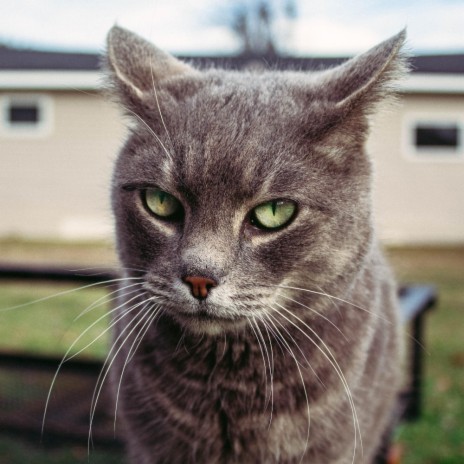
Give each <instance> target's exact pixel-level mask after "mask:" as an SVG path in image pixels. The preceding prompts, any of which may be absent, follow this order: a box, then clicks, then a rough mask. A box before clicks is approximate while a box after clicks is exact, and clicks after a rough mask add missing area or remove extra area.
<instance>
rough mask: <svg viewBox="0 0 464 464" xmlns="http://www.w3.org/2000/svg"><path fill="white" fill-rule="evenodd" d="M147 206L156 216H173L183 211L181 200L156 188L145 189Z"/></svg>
mask: <svg viewBox="0 0 464 464" xmlns="http://www.w3.org/2000/svg"><path fill="white" fill-rule="evenodd" d="M144 196H145V203H146V205H147V208H148V209H149V210H150V211H151V212H152V213H154V214H156V216H160V217H162V218H171V217H173V216H175V215H177V214H179V213H180V212H181V211H182V206H181V204H180V202H179V200H178V199H177V198H175V197H173V196H172V195H171V194H169V193H167V192H164V191H163V190H159V189H156V188H149V189H146V190H144Z"/></svg>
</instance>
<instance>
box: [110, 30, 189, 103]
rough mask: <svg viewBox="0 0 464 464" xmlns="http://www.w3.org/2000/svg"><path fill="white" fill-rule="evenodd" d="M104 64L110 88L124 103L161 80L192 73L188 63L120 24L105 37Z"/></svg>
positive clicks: (141, 94)
mask: <svg viewBox="0 0 464 464" xmlns="http://www.w3.org/2000/svg"><path fill="white" fill-rule="evenodd" d="M105 65H106V66H105V67H106V74H107V79H108V81H109V84H110V87H111V89H112V90H113V93H115V94H116V95H117V96H118V97H119V98H120V99H121V100H122V101H123V102H124V101H128V100H129V101H131V100H133V98H134V97H135V98H137V99H141V98H142V96H143V94H144V92H146V91H150V90H153V87H154V86H157V85H158V84H160V83H161V82H162V81H165V80H167V79H169V78H171V77H174V76H178V75H180V74H183V73H189V72H190V73H192V72H195V71H194V70H193V69H192V68H191V67H190V66H188V65H187V64H185V63H183V62H181V61H179V60H178V59H176V58H174V57H173V56H172V55H170V54H168V53H166V52H164V51H162V50H160V49H159V48H157V47H155V46H154V45H152V44H151V43H149V42H148V41H146V40H145V39H142V38H141V37H139V36H138V35H136V34H134V33H133V32H130V31H128V30H127V29H124V28H122V27H119V26H113V28H112V29H111V30H110V31H109V33H108V37H107V51H106V55H105Z"/></svg>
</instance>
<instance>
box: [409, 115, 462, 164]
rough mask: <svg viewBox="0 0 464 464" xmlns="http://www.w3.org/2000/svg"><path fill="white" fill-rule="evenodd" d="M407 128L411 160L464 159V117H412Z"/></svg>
mask: <svg viewBox="0 0 464 464" xmlns="http://www.w3.org/2000/svg"><path fill="white" fill-rule="evenodd" d="M450 116H451V117H450ZM453 116H455V117H453ZM404 128H405V131H406V136H405V137H403V140H405V142H406V146H405V153H406V155H407V156H408V158H410V159H414V160H419V161H420V160H423V161H456V160H464V118H463V117H462V116H461V115H458V114H455V115H446V114H442V115H439V116H438V117H436V118H434V117H431V118H424V117H421V116H415V117H409V118H408V119H407V120H406V124H405V125H404Z"/></svg>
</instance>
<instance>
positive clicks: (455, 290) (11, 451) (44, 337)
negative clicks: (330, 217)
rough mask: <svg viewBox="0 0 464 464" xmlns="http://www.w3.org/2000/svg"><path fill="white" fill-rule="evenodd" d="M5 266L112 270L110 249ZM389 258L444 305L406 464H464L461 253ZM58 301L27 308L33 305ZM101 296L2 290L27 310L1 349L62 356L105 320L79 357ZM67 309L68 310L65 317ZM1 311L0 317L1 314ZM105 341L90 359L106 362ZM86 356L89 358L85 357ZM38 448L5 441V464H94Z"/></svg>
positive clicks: (56, 247)
mask: <svg viewBox="0 0 464 464" xmlns="http://www.w3.org/2000/svg"><path fill="white" fill-rule="evenodd" d="M0 249H1V255H0V256H2V259H3V260H4V261H7V262H10V263H11V262H18V261H21V262H35V263H43V262H49V263H60V264H66V265H67V266H70V268H76V267H79V266H81V267H88V266H99V265H102V266H111V265H113V263H114V262H115V259H114V255H113V253H112V251H111V248H110V247H109V246H108V245H107V244H101V243H100V244H73V245H68V246H63V245H62V244H59V243H54V242H41V243H22V242H21V241H16V240H10V241H3V242H0ZM388 255H389V258H390V260H391V262H392V264H393V266H394V268H395V270H396V272H397V275H398V278H399V280H400V281H402V282H430V283H433V284H434V285H436V286H437V288H438V291H439V305H438V306H437V308H436V309H435V310H434V311H433V312H431V313H430V314H429V315H428V317H427V331H426V351H425V364H426V376H425V382H424V383H425V398H424V410H423V415H422V417H421V419H420V420H419V421H417V422H415V423H412V424H405V425H403V426H401V427H400V428H399V429H398V431H397V440H398V442H399V443H400V444H401V446H402V448H403V452H404V457H403V460H402V464H419V463H420V464H458V463H459V464H461V463H462V462H464V400H463V391H464V342H463V340H464V337H463V335H462V327H463V325H462V324H463V317H464V314H463V312H464V247H463V248H458V247H455V248H420V249H419V248H417V249H414V248H407V249H405V248H392V249H389V250H388ZM55 293H61V295H59V296H56V297H55V298H51V299H46V300H43V301H41V302H38V303H35V304H32V305H28V304H27V303H28V302H30V301H31V300H37V299H42V298H48V297H49V296H50V295H53V294H55ZM104 295H105V293H104V291H103V290H102V289H98V288H90V289H84V290H77V291H74V288H73V287H69V286H58V287H57V286H53V287H51V286H49V285H37V286H31V285H30V284H27V285H24V284H18V283H15V284H11V283H10V284H2V285H1V286H0V302H1V303H0V308H7V307H11V306H16V305H22V304H26V305H25V306H23V307H22V308H21V309H17V310H14V311H8V310H7V311H2V312H0V349H8V350H25V351H27V352H32V353H37V352H40V353H46V354H54V355H55V354H63V353H64V352H65V350H66V349H67V348H69V346H70V345H71V344H72V342H73V340H74V339H76V337H78V336H79V335H80V334H81V333H82V332H83V331H84V330H85V329H86V328H87V327H88V326H89V325H90V324H92V321H95V320H97V319H98V318H100V317H101V318H102V320H101V321H100V323H99V324H96V325H95V326H94V327H92V328H91V329H90V330H89V331H88V333H87V334H86V335H87V336H86V337H85V338H83V339H82V340H80V343H79V344H78V346H76V347H75V348H74V352H76V351H78V350H79V349H80V348H82V347H84V346H85V345H87V344H88V343H89V342H90V341H91V340H93V339H95V338H97V337H98V336H99V335H100V334H101V333H102V332H103V331H104V330H105V328H106V320H105V317H104V314H105V309H106V306H107V304H105V298H104ZM98 300H100V303H101V305H99V306H98V307H96V308H93V309H92V311H89V312H88V313H86V314H85V315H83V316H81V317H79V315H80V314H81V313H82V311H83V310H85V308H88V307H89V306H90V305H91V304H92V303H93V302H95V301H98ZM64 308H66V309H65V310H64ZM0 311H1V309H0ZM106 346H107V339H106V336H103V337H101V338H99V339H98V340H97V341H96V342H95V344H93V345H92V346H91V347H89V348H88V349H87V350H86V351H85V355H86V356H90V357H97V358H101V357H103V356H104V353H105V351H106ZM83 354H84V353H83ZM36 445H37V444H36V443H32V444H31V443H28V444H27V447H26V448H24V447H25V443H24V442H22V441H17V439H13V438H8V437H0V462H2V463H8V464H19V463H24V462H27V463H30V464H39V463H40V464H41V463H48V464H64V463H66V464H72V463H84V462H89V460H88V458H87V451H86V449H83V448H81V447H75V446H63V447H62V448H45V449H42V448H40V446H36ZM100 462H101V463H103V462H112V463H115V464H117V463H120V462H123V460H122V457H121V456H120V454H118V453H114V452H112V453H104V452H102V451H96V452H92V454H91V456H90V463H97V464H98V463H100Z"/></svg>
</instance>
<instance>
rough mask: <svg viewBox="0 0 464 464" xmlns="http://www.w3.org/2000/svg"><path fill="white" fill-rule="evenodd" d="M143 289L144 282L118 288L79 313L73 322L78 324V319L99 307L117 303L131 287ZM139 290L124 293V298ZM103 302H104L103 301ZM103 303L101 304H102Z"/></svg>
mask: <svg viewBox="0 0 464 464" xmlns="http://www.w3.org/2000/svg"><path fill="white" fill-rule="evenodd" d="M136 286H138V287H142V286H143V282H137V283H135V284H131V285H127V286H125V287H120V288H117V289H116V290H113V291H112V292H110V293H107V294H106V295H103V296H102V297H100V298H98V299H97V300H96V301H94V302H93V303H92V304H90V305H89V306H87V308H85V309H84V310H83V311H82V312H81V313H79V315H77V316H76V317H75V318H74V320H73V322H76V321H77V320H78V319H80V318H81V317H83V316H84V315H86V314H88V313H89V312H91V311H93V310H94V309H95V308H98V307H99V306H102V305H103V304H108V303H111V302H112V301H115V300H117V299H118V298H119V294H120V293H121V292H122V291H124V290H126V289H128V288H131V287H136ZM138 291H139V289H138V288H137V289H135V290H131V291H130V292H125V293H124V296H125V297H127V296H128V295H132V294H134V293H136V292H138ZM114 294H116V297H114V298H109V297H110V296H111V295H114ZM102 300H103V301H102ZM100 302H101V303H100Z"/></svg>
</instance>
